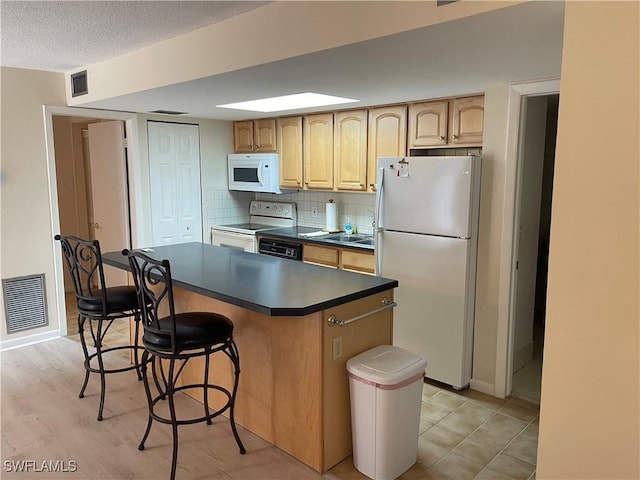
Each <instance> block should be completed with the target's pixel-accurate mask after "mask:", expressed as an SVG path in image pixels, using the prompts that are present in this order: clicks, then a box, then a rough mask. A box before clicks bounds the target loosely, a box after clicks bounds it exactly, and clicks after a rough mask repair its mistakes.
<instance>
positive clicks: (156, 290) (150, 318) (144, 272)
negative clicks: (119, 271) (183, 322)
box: [122, 250, 178, 353]
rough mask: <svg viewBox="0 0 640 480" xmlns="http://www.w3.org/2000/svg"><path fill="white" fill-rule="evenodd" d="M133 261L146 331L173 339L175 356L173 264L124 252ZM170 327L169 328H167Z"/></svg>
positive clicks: (142, 254)
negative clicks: (162, 324)
mask: <svg viewBox="0 0 640 480" xmlns="http://www.w3.org/2000/svg"><path fill="white" fill-rule="evenodd" d="M122 254H123V255H126V256H127V257H128V258H129V265H130V266H131V273H132V274H133V280H134V282H135V286H136V292H137V293H138V303H139V304H140V306H141V308H142V325H143V327H144V329H145V331H149V332H152V333H153V334H155V335H160V336H166V337H170V338H171V353H178V350H177V347H176V321H175V318H176V315H175V313H176V312H175V306H174V302H173V282H172V280H171V265H170V264H169V260H155V259H153V258H151V257H149V256H148V255H145V254H144V253H141V252H138V251H129V250H123V251H122ZM164 317H168V318H169V319H170V322H169V325H167V324H165V325H164V328H163V326H161V325H160V323H159V320H160V319H161V318H164ZM167 326H168V327H169V328H167Z"/></svg>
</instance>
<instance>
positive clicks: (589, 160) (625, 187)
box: [536, 2, 640, 480]
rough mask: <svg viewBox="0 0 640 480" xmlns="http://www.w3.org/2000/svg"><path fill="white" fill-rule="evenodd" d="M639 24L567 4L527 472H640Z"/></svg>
mask: <svg viewBox="0 0 640 480" xmlns="http://www.w3.org/2000/svg"><path fill="white" fill-rule="evenodd" d="M639 25H640V3H638V2H567V5H566V13H565V30H564V51H563V62H562V81H561V94H560V111H559V125H558V143H557V150H556V167H555V178H554V197H553V207H552V208H553V210H552V219H551V246H550V259H549V262H550V268H549V289H548V297H547V300H548V303H547V323H546V337H545V351H544V366H543V369H544V370H543V376H542V404H541V405H542V408H541V413H540V437H539V449H538V471H537V477H536V478H538V479H560V478H563V479H581V480H582V479H605V478H606V479H623V478H624V479H638V478H640V466H639V462H640V414H639V412H640V397H639V385H638V382H639V379H640V357H639V351H640V336H639V334H640V330H639V318H640V310H639V305H638V293H639V287H640V283H639V260H640V259H639V253H638V250H639V248H640V236H639V207H640V198H639V195H640V193H639V184H638V182H639V173H640V172H639V164H640V160H639V159H640V149H639V138H638V137H639V133H638V132H640V106H639V105H640V103H639V102H640V98H639V92H638V90H639V88H640V87H639V86H640V78H639V72H640V64H639V59H640V50H639V46H640V37H639V33H638V29H639Z"/></svg>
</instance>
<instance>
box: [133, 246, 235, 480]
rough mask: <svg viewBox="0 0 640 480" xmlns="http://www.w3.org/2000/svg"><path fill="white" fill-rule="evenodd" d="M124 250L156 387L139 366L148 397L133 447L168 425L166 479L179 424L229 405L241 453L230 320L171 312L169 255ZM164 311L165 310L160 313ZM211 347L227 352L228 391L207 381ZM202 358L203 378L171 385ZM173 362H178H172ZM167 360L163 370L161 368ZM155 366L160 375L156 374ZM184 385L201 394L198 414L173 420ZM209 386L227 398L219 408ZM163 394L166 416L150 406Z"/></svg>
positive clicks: (218, 412)
mask: <svg viewBox="0 0 640 480" xmlns="http://www.w3.org/2000/svg"><path fill="white" fill-rule="evenodd" d="M122 253H123V254H124V255H128V257H129V263H130V265H131V271H132V272H133V278H134V279H135V283H136V288H137V289H138V296H139V298H140V303H141V304H143V307H142V312H143V314H142V325H143V328H144V335H143V337H142V342H143V344H144V347H145V351H144V353H143V354H142V362H143V363H144V364H146V363H147V361H148V359H149V358H150V359H151V364H152V369H151V370H152V374H153V380H154V383H155V385H156V388H157V390H158V394H157V395H152V393H151V388H150V385H149V379H148V374H147V369H146V368H143V369H142V378H143V381H144V387H145V391H146V393H147V400H148V403H149V422H148V423H147V429H146V431H145V432H144V436H143V437H142V440H141V442H140V445H139V446H138V449H139V450H144V443H145V441H146V440H147V437H148V436H149V432H150V431H151V425H152V423H153V421H154V420H156V421H158V422H160V423H166V424H169V425H171V427H172V431H173V456H172V460H171V479H172V480H173V479H174V478H175V475H176V463H177V459H178V426H179V425H188V424H193V423H198V422H207V424H208V425H211V419H212V418H214V417H217V416H218V415H221V414H222V413H224V412H225V411H227V410H229V422H230V424H231V430H232V431H233V436H234V437H235V439H236V443H237V444H238V447H239V448H240V453H241V454H244V453H245V452H246V449H245V448H244V445H243V444H242V441H241V440H240V437H239V435H238V430H237V428H236V423H235V418H234V408H235V399H236V392H237V390H238V381H239V378H240V357H239V355H238V349H237V347H236V344H235V342H234V341H233V323H232V322H231V320H229V319H228V318H227V317H225V316H224V315H220V314H217V313H211V312H188V313H176V312H175V306H174V300H173V284H172V280H171V266H170V264H169V261H168V260H161V261H158V260H154V259H152V258H150V257H149V256H147V255H145V254H143V253H140V252H137V251H132V252H129V251H128V250H124V251H123V252H122ZM162 312H164V313H162ZM216 352H223V353H224V354H226V355H227V357H229V359H230V360H231V362H232V364H233V367H234V383H233V390H232V391H229V390H228V389H227V388H225V387H223V386H220V385H215V384H211V383H210V382H209V360H210V356H211V355H212V354H214V353H216ZM197 357H204V378H203V381H202V383H196V384H188V385H180V386H176V382H177V380H178V378H179V376H180V373H181V372H182V370H183V368H184V367H185V365H186V364H187V362H188V361H189V360H190V359H192V358H197ZM176 361H180V362H181V363H180V364H179V365H178V367H176ZM163 363H164V364H163ZM167 364H168V372H165V368H166V366H167ZM158 369H160V378H159V377H158ZM189 389H201V390H202V393H203V398H204V415H203V416H201V417H198V418H190V419H178V418H177V415H176V409H175V403H174V395H175V394H176V393H178V392H181V391H184V390H189ZM209 390H216V391H218V392H221V393H222V394H224V395H225V396H226V398H227V402H226V403H225V404H224V405H223V406H222V407H221V408H219V409H218V410H215V411H211V409H210V408H209V402H208V393H209ZM164 399H167V400H168V402H169V418H167V417H163V416H161V415H160V414H158V413H157V412H156V411H155V407H156V404H157V403H158V402H159V401H161V400H164Z"/></svg>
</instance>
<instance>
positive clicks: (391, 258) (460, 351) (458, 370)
mask: <svg viewBox="0 0 640 480" xmlns="http://www.w3.org/2000/svg"><path fill="white" fill-rule="evenodd" d="M382 240H383V241H382V242H381V245H382V251H381V252H380V254H381V260H382V261H381V264H382V272H381V274H382V276H384V277H388V278H395V279H397V280H398V281H399V286H398V288H397V289H396V291H395V293H394V299H395V301H396V302H398V306H397V307H396V308H395V310H394V318H393V324H394V325H393V344H394V345H396V346H398V347H402V348H405V349H407V350H409V351H412V352H415V353H419V354H420V355H422V356H424V358H425V359H426V360H427V369H426V372H427V373H426V376H427V377H428V378H432V379H434V380H438V381H440V382H443V383H446V384H448V385H452V386H453V387H455V388H464V387H466V386H467V385H468V384H469V381H470V380H471V361H472V353H473V351H472V350H473V305H474V298H473V296H474V294H473V292H474V291H475V288H474V280H473V278H470V277H469V276H468V275H467V273H466V272H468V271H469V270H470V269H469V268H468V263H469V261H470V257H471V248H470V242H469V241H468V240H462V239H457V238H445V237H434V236H429V235H416V234H409V233H401V232H391V231H388V230H386V231H384V232H383V233H382Z"/></svg>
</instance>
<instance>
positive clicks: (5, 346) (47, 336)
mask: <svg viewBox="0 0 640 480" xmlns="http://www.w3.org/2000/svg"><path fill="white" fill-rule="evenodd" d="M61 336H62V332H60V330H51V331H49V332H42V333H34V334H33V335H27V336H26V337H20V338H14V339H10V340H3V341H0V352H6V351H7V350H13V349H14V348H21V347H26V346H27V345H33V344H34V343H42V342H47V341H49V340H53V339H55V338H60V337H61Z"/></svg>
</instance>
